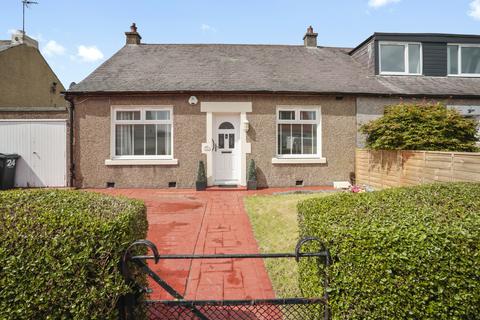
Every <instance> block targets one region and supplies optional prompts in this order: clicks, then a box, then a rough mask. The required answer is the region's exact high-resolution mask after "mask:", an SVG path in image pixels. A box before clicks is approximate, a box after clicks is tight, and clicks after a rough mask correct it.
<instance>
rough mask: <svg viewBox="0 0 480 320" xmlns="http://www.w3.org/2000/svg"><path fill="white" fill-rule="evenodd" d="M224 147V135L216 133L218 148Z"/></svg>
mask: <svg viewBox="0 0 480 320" xmlns="http://www.w3.org/2000/svg"><path fill="white" fill-rule="evenodd" d="M224 148H225V136H224V135H223V133H219V134H218V149H224Z"/></svg>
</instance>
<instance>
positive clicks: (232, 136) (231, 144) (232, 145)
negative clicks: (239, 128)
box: [228, 133, 235, 149]
mask: <svg viewBox="0 0 480 320" xmlns="http://www.w3.org/2000/svg"><path fill="white" fill-rule="evenodd" d="M228 147H229V148H230V149H234V148H235V134H233V133H230V134H229V135H228Z"/></svg>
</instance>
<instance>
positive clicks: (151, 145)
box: [145, 124, 157, 155]
mask: <svg viewBox="0 0 480 320" xmlns="http://www.w3.org/2000/svg"><path fill="white" fill-rule="evenodd" d="M145 139H146V141H145V147H146V148H145V154H146V155H156V154H157V152H156V147H157V128H156V125H154V124H147V125H145Z"/></svg>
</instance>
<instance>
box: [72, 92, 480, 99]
mask: <svg viewBox="0 0 480 320" xmlns="http://www.w3.org/2000/svg"><path fill="white" fill-rule="evenodd" d="M65 94H66V97H67V95H68V96H69V97H68V99H67V98H66V99H67V100H69V101H70V99H72V97H73V96H82V97H109V96H114V95H115V96H140V95H142V96H143V95H149V96H155V95H167V94H169V95H172V94H192V95H193V94H194V95H202V94H204V95H209V94H216V95H219V94H220V95H242V94H250V95H255V94H258V95H262V94H270V95H274V94H275V95H290V96H346V97H379V98H382V97H383V98H385V97H387V98H431V99H452V98H456V99H480V94H432V93H427V94H425V93H424V94H421V93H415V94H406V93H393V92H391V93H389V92H385V93H372V92H339V91H331V92H314V91H312V92H308V91H305V92H298V91H268V90H258V91H248V90H243V91H241V90H238V91H215V90H212V91H206V90H203V91H196V90H191V91H190V90H176V91H76V92H72V91H68V92H65Z"/></svg>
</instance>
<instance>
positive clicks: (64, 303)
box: [0, 190, 147, 319]
mask: <svg viewBox="0 0 480 320" xmlns="http://www.w3.org/2000/svg"><path fill="white" fill-rule="evenodd" d="M146 230H147V220H146V210H145V207H144V205H143V204H142V203H141V202H139V201H135V200H129V199H126V198H114V197H110V196H105V195H100V194H96V193H89V192H82V191H67V190H16V191H5V192H0V288H1V289H0V319H118V314H117V310H116V302H117V300H118V298H119V297H120V295H122V294H124V293H126V292H128V290H129V288H128V287H127V286H126V284H125V283H124V281H123V278H122V276H121V274H120V271H119V269H118V268H119V264H118V263H119V260H120V257H121V254H122V252H123V251H124V250H125V249H126V247H127V246H128V245H129V244H130V243H131V242H133V241H134V240H137V239H139V238H145V236H146Z"/></svg>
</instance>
